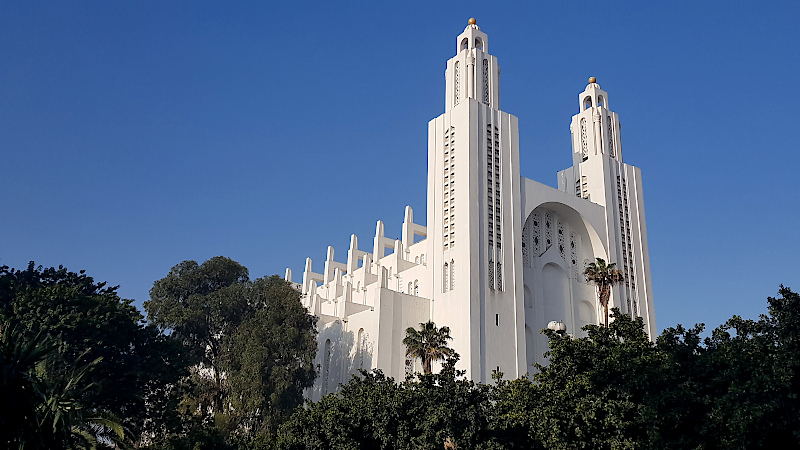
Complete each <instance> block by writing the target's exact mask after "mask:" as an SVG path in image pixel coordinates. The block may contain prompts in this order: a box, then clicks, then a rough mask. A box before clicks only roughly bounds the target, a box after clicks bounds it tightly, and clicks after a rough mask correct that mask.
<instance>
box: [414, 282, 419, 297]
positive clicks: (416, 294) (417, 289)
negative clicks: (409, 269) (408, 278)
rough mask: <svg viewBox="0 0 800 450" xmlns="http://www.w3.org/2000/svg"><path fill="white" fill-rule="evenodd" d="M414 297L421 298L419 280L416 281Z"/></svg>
mask: <svg viewBox="0 0 800 450" xmlns="http://www.w3.org/2000/svg"><path fill="white" fill-rule="evenodd" d="M414 296H415V297H418V296H419V280H414Z"/></svg>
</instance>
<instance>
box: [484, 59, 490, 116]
mask: <svg viewBox="0 0 800 450" xmlns="http://www.w3.org/2000/svg"><path fill="white" fill-rule="evenodd" d="M483 103H486V104H487V105H488V104H489V60H487V59H484V60H483Z"/></svg>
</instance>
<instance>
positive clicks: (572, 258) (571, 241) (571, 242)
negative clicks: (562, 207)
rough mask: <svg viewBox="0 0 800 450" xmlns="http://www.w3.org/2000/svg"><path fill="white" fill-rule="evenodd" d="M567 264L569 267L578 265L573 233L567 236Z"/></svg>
mask: <svg viewBox="0 0 800 450" xmlns="http://www.w3.org/2000/svg"><path fill="white" fill-rule="evenodd" d="M569 262H570V265H571V266H575V265H577V264H578V243H577V239H576V236H575V233H570V234H569Z"/></svg>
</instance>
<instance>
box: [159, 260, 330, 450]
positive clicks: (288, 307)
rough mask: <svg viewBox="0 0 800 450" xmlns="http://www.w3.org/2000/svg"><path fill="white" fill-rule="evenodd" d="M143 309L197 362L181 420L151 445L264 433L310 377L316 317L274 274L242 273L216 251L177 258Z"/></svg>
mask: <svg viewBox="0 0 800 450" xmlns="http://www.w3.org/2000/svg"><path fill="white" fill-rule="evenodd" d="M145 309H146V310H147V312H148V317H149V318H150V320H151V321H152V322H153V323H155V324H156V325H157V326H158V327H160V328H161V329H162V330H165V331H168V332H170V333H171V334H170V339H171V340H174V341H178V342H180V343H182V344H183V345H184V346H186V348H188V349H189V351H190V353H191V354H192V355H194V357H195V361H196V363H197V364H196V365H195V367H194V369H193V370H192V376H191V377H189V378H188V379H186V380H185V381H184V386H185V387H186V389H185V390H184V392H185V393H186V395H185V396H184V398H183V401H182V404H181V410H182V411H183V412H184V414H185V417H184V422H183V424H182V427H181V428H180V429H173V432H172V433H167V434H166V435H165V437H164V438H163V439H161V440H158V442H157V443H156V445H155V446H154V447H153V448H176V449H177V448H184V447H183V445H184V444H186V445H189V444H188V443H190V442H191V440H192V439H194V438H193V437H192V436H195V438H197V439H201V441H197V442H211V444H209V445H211V446H214V445H217V444H214V442H216V440H217V439H218V438H221V439H223V440H224V441H225V442H226V445H234V443H235V442H236V441H237V439H246V440H249V439H254V438H258V437H259V436H261V438H260V439H262V440H263V439H265V438H264V436H267V435H269V434H270V433H271V432H272V431H274V429H275V427H276V425H277V424H279V423H281V422H282V421H283V420H285V419H286V418H287V417H288V416H289V415H290V414H291V412H292V411H294V409H295V408H296V407H297V406H299V405H301V404H302V402H303V396H302V392H303V389H304V388H307V387H310V386H311V385H312V384H313V381H314V379H315V377H316V371H315V368H314V365H313V360H314V356H315V355H316V350H317V347H316V329H315V324H316V318H315V317H313V316H311V315H309V314H308V312H307V311H306V309H305V308H304V307H303V306H302V304H301V303H300V294H299V293H298V292H297V291H296V290H295V289H293V288H292V287H291V286H290V285H289V284H288V283H287V282H285V281H284V280H282V279H281V278H280V277H278V276H272V277H269V278H261V279H257V280H255V281H250V280H249V278H248V272H247V269H246V268H245V267H244V266H242V265H240V264H239V263H237V262H235V261H233V260H231V259H229V258H224V257H215V258H211V259H209V260H208V261H206V262H204V263H203V264H197V263H196V262H194V261H184V262H182V263H180V264H178V265H177V266H175V267H173V268H172V270H171V271H170V273H169V274H168V275H167V276H166V277H165V278H163V279H161V280H158V281H156V282H155V283H154V285H153V289H152V290H151V291H150V300H149V301H147V302H145ZM187 439H188V440H187ZM262 444H263V443H262ZM165 445H166V447H164V446H165ZM263 445H265V444H263ZM159 446H160V447H159Z"/></svg>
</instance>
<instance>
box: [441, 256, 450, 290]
mask: <svg viewBox="0 0 800 450" xmlns="http://www.w3.org/2000/svg"><path fill="white" fill-rule="evenodd" d="M442 278H443V281H444V282H443V283H442V290H443V292H447V288H448V287H449V286H450V265H449V264H447V263H444V270H442Z"/></svg>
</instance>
